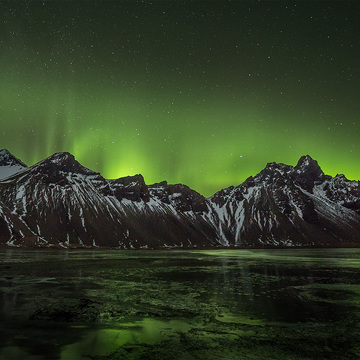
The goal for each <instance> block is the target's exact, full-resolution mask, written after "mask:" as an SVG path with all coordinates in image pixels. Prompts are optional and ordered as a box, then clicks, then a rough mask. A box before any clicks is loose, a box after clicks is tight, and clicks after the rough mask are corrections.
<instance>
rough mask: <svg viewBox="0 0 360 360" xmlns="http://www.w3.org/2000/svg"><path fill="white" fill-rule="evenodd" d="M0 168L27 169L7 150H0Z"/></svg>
mask: <svg viewBox="0 0 360 360" xmlns="http://www.w3.org/2000/svg"><path fill="white" fill-rule="evenodd" d="M0 166H22V167H27V166H26V165H25V164H24V163H23V162H22V161H21V160H19V159H18V158H16V157H15V156H14V155H13V154H11V152H10V151H9V150H7V149H2V150H0Z"/></svg>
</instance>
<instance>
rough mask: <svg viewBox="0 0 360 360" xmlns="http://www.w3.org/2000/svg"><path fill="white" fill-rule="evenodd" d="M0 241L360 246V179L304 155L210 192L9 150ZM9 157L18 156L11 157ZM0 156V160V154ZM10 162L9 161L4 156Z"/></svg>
mask: <svg viewBox="0 0 360 360" xmlns="http://www.w3.org/2000/svg"><path fill="white" fill-rule="evenodd" d="M1 154H5V155H6V157H4V158H6V159H5V160H4V161H3V163H1V162H0V170H1V168H3V167H7V166H9V164H8V162H9V159H11V161H13V164H10V165H11V166H18V168H17V172H16V171H15V173H11V174H10V175H8V177H5V178H3V179H2V180H0V243H2V244H6V245H8V246H22V247H33V246H59V247H97V246H100V247H115V248H162V247H213V246H245V247H254V246H256V247H259V246H304V245H310V246H348V245H350V244H359V243H360V188H359V183H358V182H355V181H349V180H347V179H346V178H345V177H344V176H343V175H338V176H336V177H334V178H332V177H330V176H327V175H324V173H323V172H322V170H321V169H320V167H319V166H318V164H317V162H316V161H315V160H313V159H311V158H310V157H309V156H304V157H302V158H301V159H300V160H299V162H298V164H297V165H296V166H295V167H292V166H289V165H284V164H276V163H269V164H267V166H266V168H265V169H264V170H263V171H261V172H260V173H259V174H258V175H256V176H255V177H250V178H248V179H247V180H246V181H245V182H244V183H243V184H241V185H239V186H237V187H230V188H227V189H224V190H221V191H219V192H218V193H216V194H215V195H213V196H212V197H211V198H209V199H206V198H204V197H203V196H202V195H200V194H199V193H197V192H196V191H194V190H192V189H190V188H189V187H187V186H185V185H181V184H177V185H169V184H167V183H166V182H161V183H158V184H153V185H146V184H145V181H144V179H143V177H142V176H141V175H135V176H128V177H124V178H120V179H115V180H107V179H104V178H103V177H102V176H101V175H100V174H99V173H96V172H93V171H91V170H89V169H87V168H85V167H83V166H82V165H81V164H79V163H78V162H77V161H76V160H75V159H74V157H73V156H72V155H71V154H69V153H58V154H54V155H52V156H50V157H49V158H47V159H45V160H43V161H41V162H39V163H38V164H35V165H33V166H32V167H29V168H27V167H26V165H25V164H23V163H21V162H20V160H18V159H16V158H15V157H13V156H12V155H11V154H10V153H8V152H7V151H6V150H2V151H1V152H0V155H1ZM14 159H15V160H14ZM0 160H1V159H0ZM5 162H7V163H5Z"/></svg>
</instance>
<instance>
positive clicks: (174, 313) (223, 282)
mask: <svg viewBox="0 0 360 360" xmlns="http://www.w3.org/2000/svg"><path fill="white" fill-rule="evenodd" d="M359 266H360V250H351V249H346V250H344V249H331V250H298V249H297V250H253V251H250V250H249V251H247V250H246V251H245V250H214V251H67V250H64V251H54V250H49V251H43V250H42V251H22V250H5V251H0V274H1V275H0V319H1V323H0V359H1V360H3V359H6V360H12V359H36V360H38V359H39V360H45V359H46V360H49V359H63V360H65V359H66V360H67V359H68V360H78V359H79V360H80V359H95V358H96V357H97V358H98V359H100V358H104V359H105V358H106V359H108V360H111V359H119V358H121V359H127V358H129V359H130V358H131V359H157V358H159V359H160V358H176V359H188V358H200V359H209V358H211V357H212V358H214V359H215V358H216V359H221V358H222V359H239V358H241V357H240V355H242V358H249V357H250V358H251V357H252V358H256V359H262V358H267V355H264V354H267V353H268V352H269V351H270V350H269V349H270V348H269V344H271V349H272V350H271V354H272V355H271V358H273V359H284V358H293V359H309V358H329V359H330V358H333V359H336V360H340V359H349V358H356V357H355V356H360V353H359V351H358V350H359V348H360V347H359V346H360V342H359V338H360V331H359V321H358V320H359V312H360V300H359V299H360V279H359V276H358V269H359ZM288 329H290V330H288ZM348 329H351V331H348ZM344 331H347V333H346V336H345V335H341V334H343V332H344ZM285 344H289V345H285ZM299 344H300V345H299ZM329 344H330V345H329ZM341 348H345V349H347V350H346V354H345V355H343V354H341V353H339V351H340V350H339V349H341ZM209 349H211V356H210V353H209V351H210V350H209ZM284 349H285V350H284ZM310 349H311V350H310ZM326 349H328V350H326ZM356 349H358V350H356ZM330 350H331V352H332V353H333V354H336V357H335V358H334V357H331V356H333V355H331V356H330V355H329V356H327V355H326V354H327V353H326V351H329V354H330ZM246 351H247V352H246ZM310 352H312V354H310ZM129 354H132V355H131V356H130V355H129ZM289 354H290V355H289ZM314 354H315V355H314ZM324 354H325V355H324Z"/></svg>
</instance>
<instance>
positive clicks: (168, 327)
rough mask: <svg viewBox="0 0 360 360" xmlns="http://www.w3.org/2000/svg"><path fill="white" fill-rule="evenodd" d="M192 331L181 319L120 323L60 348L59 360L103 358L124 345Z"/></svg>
mask: <svg viewBox="0 0 360 360" xmlns="http://www.w3.org/2000/svg"><path fill="white" fill-rule="evenodd" d="M192 328H193V326H191V325H190V324H189V323H187V322H185V321H182V320H171V321H161V320H155V319H149V318H146V319H143V320H141V321H134V322H132V323H124V324H121V327H120V328H118V329H99V330H93V331H90V332H89V333H88V334H87V335H85V336H84V337H83V338H82V339H81V340H80V341H78V342H76V343H74V344H71V345H67V346H64V347H63V349H62V351H61V356H60V360H69V359H73V360H75V359H90V358H92V357H94V356H107V355H111V354H113V353H114V352H115V351H116V350H117V349H118V348H119V347H121V346H123V345H125V344H148V345H153V344H156V343H158V342H160V341H166V340H168V339H170V338H171V337H174V336H176V335H178V334H181V333H186V332H188V331H189V330H190V329H192Z"/></svg>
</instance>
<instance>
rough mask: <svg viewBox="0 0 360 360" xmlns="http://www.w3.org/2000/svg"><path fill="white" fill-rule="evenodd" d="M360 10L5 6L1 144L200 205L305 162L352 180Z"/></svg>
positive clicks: (342, 4) (300, 4) (358, 111)
mask: <svg viewBox="0 0 360 360" xmlns="http://www.w3.org/2000/svg"><path fill="white" fill-rule="evenodd" d="M359 18H360V2H359V1H352V2H348V1H255V0H254V1H228V0H221V1H200V0H196V1H190V0H188V1H174V0H173V1H170V0H169V1H121V0H117V1H93V0H88V1H61V0H58V1H49V0H48V1H13V0H11V1H1V0H0V148H7V149H8V150H9V151H11V152H12V153H13V154H14V155H15V156H17V157H18V158H20V159H21V160H22V161H24V162H25V163H26V164H27V165H32V164H34V163H36V162H38V161H40V160H42V159H44V158H45V157H47V156H49V155H51V154H53V153H55V152H60V151H68V152H71V153H72V154H73V155H75V157H76V159H77V160H78V161H80V162H81V163H82V164H83V165H84V166H86V167H89V168H90V169H92V170H95V171H98V172H101V174H102V175H103V176H104V177H106V178H117V177H120V176H127V175H134V174H137V173H141V174H142V175H143V176H144V177H145V181H146V182H147V183H148V184H150V183H154V182H159V181H162V180H167V181H168V182H169V183H179V182H181V183H184V184H186V185H188V186H190V187H192V188H193V189H195V190H197V191H198V192H200V193H201V194H203V195H205V196H210V195H212V194H213V193H214V192H215V191H217V190H220V189H222V188H224V187H227V186H230V185H238V184H240V183H241V182H242V181H244V180H245V179H246V178H247V177H248V176H250V175H256V174H257V173H258V172H259V171H261V170H262V169H263V168H264V166H265V165H266V163H267V162H272V161H276V162H283V163H287V164H291V165H295V164H296V163H297V160H298V159H299V158H300V156H302V155H305V154H309V155H310V156H312V157H313V158H314V159H316V160H318V162H319V164H320V166H321V167H322V169H323V170H324V172H325V173H328V174H331V175H336V174H337V173H344V174H345V175H346V176H347V177H348V178H350V179H356V180H357V179H359V178H360V166H359V156H360V143H359V140H360V119H359V115H360V97H359V95H360V65H359V59H360V47H359V46H360V25H359Z"/></svg>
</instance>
